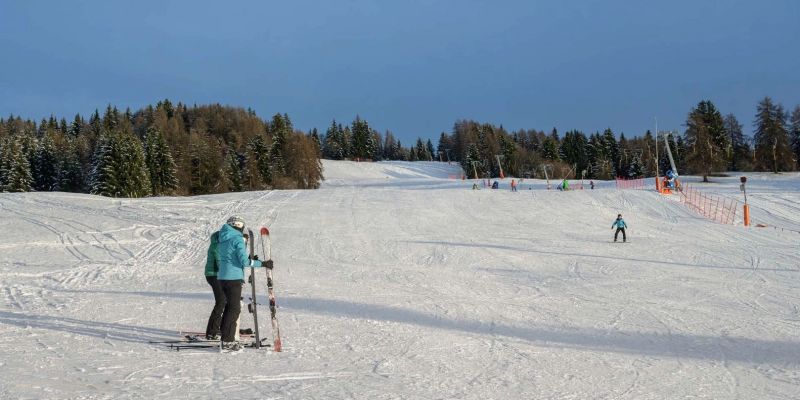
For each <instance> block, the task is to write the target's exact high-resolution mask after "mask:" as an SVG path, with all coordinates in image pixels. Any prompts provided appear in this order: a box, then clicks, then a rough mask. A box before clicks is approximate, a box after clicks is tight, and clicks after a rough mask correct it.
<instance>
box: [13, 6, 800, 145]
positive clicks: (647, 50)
mask: <svg viewBox="0 0 800 400" xmlns="http://www.w3.org/2000/svg"><path fill="white" fill-rule="evenodd" d="M798 21H800V1H797V0H785V1H784V0H764V1H740V0H728V1H711V0H709V1H702V0H693V1H684V0H671V1H649V0H638V1H636V0H629V1H622V0H603V1H599V0H597V1H589V0H582V1H577V0H576V1H562V0H546V1H536V0H529V1H515V0H508V1H503V0H498V1H478V0H458V1H445V0H441V1H434V0H403V1H379V0H374V1H366V0H340V1H305V0H291V1H280V2H278V1H267V0H262V1H232V2H216V1H214V2H212V1H198V0H196V1H181V2H175V1H136V2H121V1H79V0H75V1H36V0H26V1H13V0H12V1H10V0H3V1H2V2H0V115H3V116H7V115H9V114H12V113H13V114H14V115H21V116H23V117H25V118H33V119H36V120H38V119H41V118H42V117H47V116H49V115H50V114H51V113H53V114H55V115H56V116H57V117H62V116H63V117H66V118H67V119H68V120H69V119H71V118H72V117H73V116H74V115H75V113H81V114H83V115H85V116H88V115H89V114H90V113H91V112H92V111H94V109H96V108H97V109H100V110H101V111H102V109H103V108H105V106H106V105H107V104H109V103H110V104H113V105H116V106H118V107H119V108H121V109H124V108H125V107H130V108H131V109H133V110H136V109H138V108H140V107H142V106H144V105H147V104H153V103H155V102H156V101H158V100H159V99H163V98H169V99H171V100H173V101H175V102H177V101H182V102H184V103H188V104H195V103H196V104H205V103H217V102H219V103H222V104H228V105H235V106H242V107H250V108H253V109H254V110H256V112H257V113H258V114H259V115H260V116H261V117H262V118H265V119H266V118H269V117H270V116H271V115H273V114H274V113H276V112H280V113H288V114H289V116H290V117H291V118H292V120H293V121H294V123H295V126H296V127H297V128H299V129H303V130H308V129H311V128H313V127H317V128H319V129H320V130H321V131H324V130H325V129H326V127H327V126H328V125H329V124H330V121H331V119H333V118H335V119H337V120H339V121H341V122H345V123H349V122H350V121H352V119H353V118H354V117H355V116H356V114H359V115H360V116H361V117H362V118H365V119H367V121H369V122H370V125H371V126H372V127H373V128H376V129H378V130H379V131H381V132H384V131H385V130H387V129H388V130H391V131H392V132H393V133H394V134H395V135H396V136H398V137H399V138H400V139H401V140H402V141H403V143H404V144H405V145H410V144H411V141H412V140H415V139H416V137H418V136H421V137H423V138H432V139H434V143H435V141H436V139H437V138H438V136H439V133H440V132H442V131H445V132H449V131H450V130H451V128H452V126H453V123H454V122H455V121H456V120H457V119H464V118H468V119H475V120H479V121H482V122H491V123H494V124H502V125H503V126H504V127H505V128H506V129H508V130H514V129H520V128H535V129H541V130H545V131H549V130H550V129H551V128H553V127H557V128H558V130H559V132H564V131H566V130H570V129H579V130H582V131H584V132H586V133H591V132H594V131H598V130H603V129H605V128H607V127H610V128H612V129H613V130H614V131H615V132H616V133H620V132H624V133H625V134H626V136H629V137H630V136H638V135H641V134H642V133H644V131H645V130H647V129H652V128H653V125H654V118H655V117H658V121H659V127H660V128H666V129H680V128H681V125H682V124H683V123H684V121H685V117H686V114H687V113H688V111H689V110H690V108H691V107H692V106H694V105H696V104H697V102H699V101H700V100H703V99H709V100H711V101H713V102H714V103H715V104H716V105H717V107H718V108H719V109H720V110H721V111H722V112H723V113H725V114H727V113H734V114H735V115H736V116H737V118H739V121H740V122H741V123H742V124H743V125H744V126H745V131H746V132H748V133H749V132H750V131H751V130H752V129H751V127H752V120H753V116H754V114H755V106H756V103H757V102H758V101H759V100H760V99H762V98H763V97H764V96H770V97H772V98H773V99H775V100H776V101H778V102H780V103H783V105H784V106H785V107H786V108H793V107H795V106H796V105H798V104H800V52H798V51H797V48H800V45H798V43H797V42H798V39H800V24H799V23H798Z"/></svg>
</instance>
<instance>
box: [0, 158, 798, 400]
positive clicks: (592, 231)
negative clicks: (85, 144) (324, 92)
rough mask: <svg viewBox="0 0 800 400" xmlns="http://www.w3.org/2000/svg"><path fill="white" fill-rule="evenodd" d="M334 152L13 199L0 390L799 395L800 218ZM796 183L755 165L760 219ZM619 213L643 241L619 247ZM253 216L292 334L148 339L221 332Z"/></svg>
mask: <svg viewBox="0 0 800 400" xmlns="http://www.w3.org/2000/svg"><path fill="white" fill-rule="evenodd" d="M324 167H325V173H326V181H325V183H324V184H323V187H322V188H321V189H320V190H315V191H271V192H249V193H235V194H225V195H213V196H197V197H187V198H153V199H139V200H128V199H108V198H101V197H96V196H89V195H77V194H67V193H24V194H10V193H2V194H0V288H2V289H0V290H2V297H3V300H2V302H1V303H0V376H1V377H2V379H0V398H2V399H16V398H56V399H64V398H74V399H112V398H113V399H139V398H164V399H174V398H192V399H205V398H208V399H212V398H223V397H227V398H296V399H347V398H356V399H394V398H409V399H430V398H436V399H440V398H464V399H533V398H541V399H544V398H546V399H589V398H591V399H595V398H603V399H673V398H675V399H677V398H681V399H683V398H710V399H737V398H738V399H767V398H769V399H795V398H798V397H799V396H800V338H798V332H800V265H799V264H800V255H799V253H800V246H798V243H800V234H798V233H794V232H791V231H786V230H784V231H780V230H775V229H770V228H760V229H758V228H751V229H745V228H743V227H737V226H726V225H719V224H715V223H711V222H708V221H706V220H704V219H702V218H701V217H699V216H697V215H695V214H693V213H692V212H691V211H690V210H688V209H686V208H685V207H684V206H683V205H681V204H680V203H679V202H678V201H675V200H674V199H670V198H665V197H664V196H660V195H658V194H656V193H654V192H652V191H617V190H614V189H610V187H611V186H612V185H610V184H608V183H605V184H604V185H600V186H599V187H600V188H601V189H597V190H594V191H590V190H583V191H577V190H576V191H570V192H558V191H546V190H543V188H544V183H543V182H541V181H527V180H526V181H525V182H523V186H521V187H520V191H519V192H518V193H511V192H510V191H508V190H495V191H493V190H485V189H484V190H479V191H473V190H471V189H470V188H471V186H472V182H471V181H469V180H467V181H460V180H457V179H448V176H449V175H457V174H459V173H460V170H459V169H458V167H457V166H447V165H446V164H441V163H350V162H330V161H325V163H324ZM798 178H800V177H799V176H798V175H797V174H794V175H781V176H779V177H775V176H773V175H770V174H763V175H756V176H751V177H750V181H749V183H748V185H749V190H750V191H749V196H750V200H751V203H752V204H753V207H754V212H753V214H754V219H758V218H762V219H763V220H767V219H769V220H770V221H769V223H771V224H775V225H777V224H778V223H780V224H781V226H783V227H784V228H791V229H794V230H797V231H800V215H798V214H800V210H797V208H796V207H797V204H799V203H800V184H798V181H799V180H800V179H798ZM690 179H691V178H690ZM715 181H716V182H715V183H713V184H708V185H705V186H704V188H703V190H705V191H708V192H714V193H720V194H723V195H729V196H739V195H740V194H739V193H738V180H737V179H736V178H719V179H716V180H715ZM507 183H508V180H506V181H505V185H504V186H503V187H504V188H507ZM529 188H530V190H529ZM755 209H757V210H755ZM618 212H622V213H623V215H624V216H625V219H626V221H627V222H628V225H629V226H630V229H629V232H628V234H629V239H630V240H629V243H625V244H622V243H617V244H615V243H612V242H611V241H612V233H613V232H612V231H611V230H610V227H611V222H612V220H613V219H614V217H615V216H616V214H617V213H618ZM231 214H239V215H242V216H244V217H245V219H246V220H247V222H248V225H249V226H250V227H252V228H258V227H260V226H262V225H267V226H269V227H270V231H271V233H272V237H273V257H274V260H275V265H276V270H275V280H276V292H277V301H278V305H279V306H280V308H279V311H278V318H279V320H280V322H281V329H282V334H283V344H284V351H283V352H282V353H274V352H270V351H268V350H258V351H257V350H248V351H245V352H243V353H240V354H224V355H223V354H219V353H216V352H213V351H181V352H175V351H171V350H169V349H168V348H166V347H164V346H161V345H156V344H149V343H147V342H148V341H150V340H163V339H170V338H176V337H177V335H178V331H180V330H203V329H204V327H205V324H206V320H207V318H208V313H209V312H210V310H211V307H212V305H213V297H212V295H211V291H210V288H209V287H208V286H207V284H206V283H205V280H204V278H203V266H204V262H205V260H204V258H205V251H206V246H207V237H208V235H209V234H211V233H212V232H213V231H214V230H215V229H217V228H219V226H220V224H222V223H223V222H224V221H225V219H226V218H227V217H228V216H229V215H231ZM257 278H260V281H259V283H260V284H261V285H263V283H264V282H265V279H263V275H258V276H257ZM264 293H265V289H263V287H262V290H261V292H260V293H259V294H260V295H261V296H262V298H264V297H265V296H264ZM262 309H263V310H264V312H263V313H261V314H260V316H261V317H262V319H264V318H265V317H266V315H267V312H266V307H265V306H264V307H263V308H262ZM242 321H243V325H244V326H245V327H248V326H251V325H252V319H251V318H250V316H249V315H248V314H245V315H244V316H243V319H242ZM266 322H267V321H262V324H261V327H262V330H263V331H265V332H267V335H268V334H269V325H268V324H267V323H266Z"/></svg>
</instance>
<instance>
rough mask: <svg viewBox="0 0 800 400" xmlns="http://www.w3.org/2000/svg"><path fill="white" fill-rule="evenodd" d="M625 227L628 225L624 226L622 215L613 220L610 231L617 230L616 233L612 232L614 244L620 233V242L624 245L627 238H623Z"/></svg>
mask: <svg viewBox="0 0 800 400" xmlns="http://www.w3.org/2000/svg"><path fill="white" fill-rule="evenodd" d="M627 227H628V225H627V224H625V220H624V219H622V214H617V219H616V220H614V223H613V224H611V229H614V228H617V231H616V232H614V241H615V242H616V241H617V236H618V235H619V233H620V232H622V242H623V243H624V242H625V241H626V240H627V238H626V237H625V228H627Z"/></svg>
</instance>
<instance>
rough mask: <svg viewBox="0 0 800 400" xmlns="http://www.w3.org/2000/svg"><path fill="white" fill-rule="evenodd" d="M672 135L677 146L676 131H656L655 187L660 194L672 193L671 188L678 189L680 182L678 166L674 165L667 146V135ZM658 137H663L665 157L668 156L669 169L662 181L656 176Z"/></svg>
mask: <svg viewBox="0 0 800 400" xmlns="http://www.w3.org/2000/svg"><path fill="white" fill-rule="evenodd" d="M670 136H672V140H673V142H674V143H675V146H676V148H677V145H678V139H677V137H678V131H663V132H657V133H656V189H657V190H658V191H659V192H660V193H662V194H672V189H679V188H680V183H679V182H678V168H676V167H675V159H674V158H673V157H672V150H670V147H669V137H670ZM659 138H663V139H664V147H665V148H666V149H667V158H669V166H670V168H672V169H670V170H669V171H666V173H665V175H664V178H665V179H664V182H662V181H661V180H660V178H659V176H658V163H659V161H660V160H659V158H658V140H659Z"/></svg>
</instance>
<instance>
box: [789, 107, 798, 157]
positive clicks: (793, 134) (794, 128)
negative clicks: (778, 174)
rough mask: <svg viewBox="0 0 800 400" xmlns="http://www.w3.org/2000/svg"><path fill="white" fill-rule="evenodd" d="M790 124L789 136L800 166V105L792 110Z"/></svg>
mask: <svg viewBox="0 0 800 400" xmlns="http://www.w3.org/2000/svg"><path fill="white" fill-rule="evenodd" d="M789 124H790V125H789V137H790V139H791V145H792V152H793V153H794V161H795V167H796V168H800V106H796V107H795V108H794V110H793V111H792V115H791V118H790V120H789Z"/></svg>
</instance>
